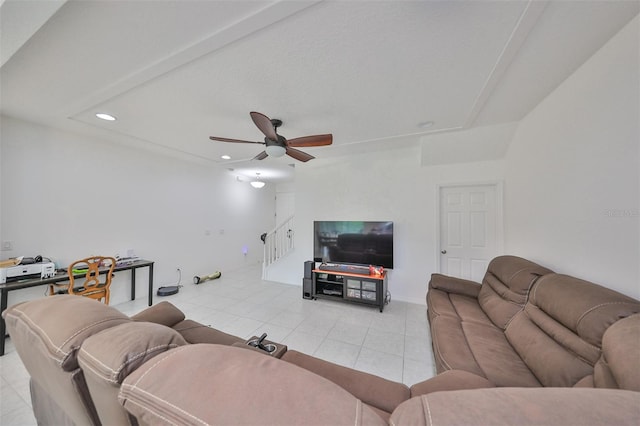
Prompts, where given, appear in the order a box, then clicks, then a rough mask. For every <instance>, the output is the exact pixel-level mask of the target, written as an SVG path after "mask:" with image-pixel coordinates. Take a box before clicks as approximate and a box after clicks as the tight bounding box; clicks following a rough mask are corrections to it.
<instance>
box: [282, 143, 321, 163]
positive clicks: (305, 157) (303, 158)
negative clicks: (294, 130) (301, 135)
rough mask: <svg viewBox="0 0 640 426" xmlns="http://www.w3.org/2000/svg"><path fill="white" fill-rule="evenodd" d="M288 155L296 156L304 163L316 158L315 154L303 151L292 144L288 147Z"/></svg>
mask: <svg viewBox="0 0 640 426" xmlns="http://www.w3.org/2000/svg"><path fill="white" fill-rule="evenodd" d="M287 155H288V156H289V157H293V158H295V159H296V160H298V161H302V162H303V163H306V162H307V161H309V160H313V159H314V158H316V157H314V156H313V155H309V154H307V153H306V152H302V151H300V150H297V149H295V148H291V147H290V146H288V147H287Z"/></svg>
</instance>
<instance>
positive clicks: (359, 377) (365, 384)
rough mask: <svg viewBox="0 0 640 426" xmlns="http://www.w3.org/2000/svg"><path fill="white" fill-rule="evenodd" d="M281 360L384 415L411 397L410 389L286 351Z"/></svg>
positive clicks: (311, 357)
mask: <svg viewBox="0 0 640 426" xmlns="http://www.w3.org/2000/svg"><path fill="white" fill-rule="evenodd" d="M282 360H283V361H287V362H288V363H291V364H295V365H297V366H298V367H302V368H304V369H305V370H309V371H311V372H313V373H315V374H317V375H319V376H322V377H324V378H325V379H328V380H330V381H332V382H333V383H335V384H337V385H339V386H340V387H342V388H343V389H346V390H347V391H348V392H349V393H351V394H352V395H354V396H355V397H356V398H358V399H360V400H362V402H364V403H365V404H369V405H371V406H373V407H375V408H377V409H380V410H382V411H385V412H387V413H391V412H392V411H393V410H394V409H395V408H396V407H397V406H398V405H399V404H400V403H401V402H403V401H406V400H407V399H408V398H409V396H410V393H409V388H408V387H407V386H406V385H404V384H402V383H397V382H393V381H391V380H387V379H384V378H382V377H378V376H374V375H373V374H368V373H365V372H362V371H357V370H354V369H352V368H348V367H344V366H342V365H337V364H334V363H332V362H329V361H325V360H323V359H320V358H316V357H313V356H310V355H307V354H304V353H302V352H298V351H295V350H289V351H287V352H286V353H285V354H284V355H283V356H282Z"/></svg>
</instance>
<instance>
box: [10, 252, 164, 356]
mask: <svg viewBox="0 0 640 426" xmlns="http://www.w3.org/2000/svg"><path fill="white" fill-rule="evenodd" d="M153 263H154V262H153V261H151V260H135V261H133V262H130V263H126V264H122V265H116V267H115V268H114V270H113V272H119V271H129V270H130V271H131V300H134V299H135V298H136V269H139V268H149V306H151V304H152V303H153ZM107 271H108V269H106V268H105V269H104V270H102V269H101V270H100V273H101V274H105V273H107ZM84 276H85V275H84V274H77V275H74V277H75V278H82V277H84ZM64 281H69V275H68V274H67V273H66V272H63V273H57V274H56V275H55V276H54V277H51V278H29V279H25V280H18V281H13V282H10V283H4V284H0V314H2V312H4V310H5V309H7V300H8V297H9V292H10V291H13V290H19V289H21V288H30V287H37V286H41V285H48V284H56V283H60V282H64ZM78 297H81V296H78ZM6 333H7V329H6V324H5V323H4V318H1V317H0V356H2V355H4V341H5V338H6Z"/></svg>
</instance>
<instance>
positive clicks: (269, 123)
mask: <svg viewBox="0 0 640 426" xmlns="http://www.w3.org/2000/svg"><path fill="white" fill-rule="evenodd" d="M250 115H251V119H252V120H253V122H254V123H255V125H256V126H257V127H258V129H260V131H261V132H262V133H264V136H265V138H264V142H253V141H244V140H240V139H229V138H221V137H217V136H209V139H211V140H212V141H220V142H236V143H259V144H262V145H266V148H265V150H264V151H262V152H261V153H260V154H258V155H256V156H255V157H253V159H254V160H264V159H265V158H267V157H269V156H271V157H282V156H283V155H284V154H287V155H288V156H290V157H293V158H295V159H296V160H299V161H303V162H307V161H309V160H312V159H314V158H315V157H314V156H313V155H310V154H307V153H306V152H302V151H300V150H298V149H296V148H299V147H312V146H325V145H331V143H332V142H333V135H331V134H326V135H313V136H303V137H301V138H295V139H291V140H287V139H285V138H284V136H281V135H279V134H278V133H277V129H278V127H280V126H282V120H278V119H275V118H274V119H270V118H269V117H267V116H266V115H264V114H262V113H259V112H255V111H252V112H251V113H250Z"/></svg>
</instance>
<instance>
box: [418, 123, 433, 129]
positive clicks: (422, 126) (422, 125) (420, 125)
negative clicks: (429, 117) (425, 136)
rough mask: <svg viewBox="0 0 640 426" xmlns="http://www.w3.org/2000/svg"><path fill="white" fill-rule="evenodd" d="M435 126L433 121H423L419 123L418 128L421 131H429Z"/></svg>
mask: <svg viewBox="0 0 640 426" xmlns="http://www.w3.org/2000/svg"><path fill="white" fill-rule="evenodd" d="M431 126H433V121H423V122H422V123H418V127H420V128H421V129H428V128H429V127H431Z"/></svg>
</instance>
